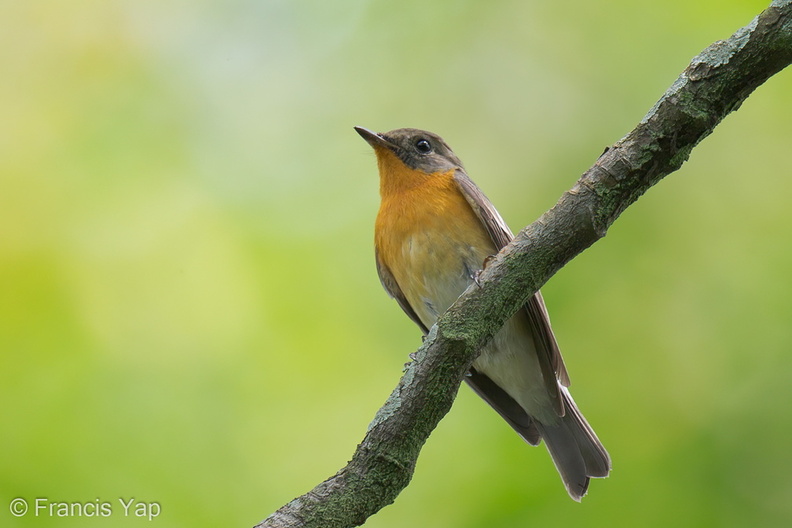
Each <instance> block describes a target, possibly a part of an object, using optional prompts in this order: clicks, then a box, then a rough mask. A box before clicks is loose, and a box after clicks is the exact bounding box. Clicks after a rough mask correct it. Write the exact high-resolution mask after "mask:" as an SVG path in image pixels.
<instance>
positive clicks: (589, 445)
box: [536, 387, 611, 501]
mask: <svg viewBox="0 0 792 528" xmlns="http://www.w3.org/2000/svg"><path fill="white" fill-rule="evenodd" d="M560 391H561V394H562V397H563V400H564V408H565V409H566V413H565V414H564V416H563V417H561V418H560V419H559V420H558V422H556V423H554V424H549V425H548V424H541V423H539V422H538V421H536V425H537V427H538V429H539V432H540V433H541V435H542V438H544V440H545V443H546V445H547V450H548V451H549V452H550V456H551V457H552V458H553V463H554V464H555V466H556V469H558V472H559V473H560V474H561V479H562V480H563V481H564V486H566V489H567V492H569V496H570V497H572V498H573V499H574V500H576V501H580V499H581V498H582V497H583V495H585V494H586V490H587V489H588V484H589V478H590V477H607V476H608V473H609V472H610V469H611V460H610V456H609V455H608V452H607V451H606V450H605V448H604V447H603V445H602V443H601V442H600V441H599V438H597V435H596V434H595V433H594V430H593V429H592V428H591V426H590V425H589V424H588V422H587V421H586V419H585V418H583V415H582V414H581V413H580V410H579V409H578V408H577V405H575V402H574V400H572V396H570V394H569V391H567V389H566V387H560Z"/></svg>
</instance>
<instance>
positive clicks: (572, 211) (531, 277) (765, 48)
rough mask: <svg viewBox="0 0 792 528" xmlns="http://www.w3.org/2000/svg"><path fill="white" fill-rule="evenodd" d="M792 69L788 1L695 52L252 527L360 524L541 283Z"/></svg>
mask: <svg viewBox="0 0 792 528" xmlns="http://www.w3.org/2000/svg"><path fill="white" fill-rule="evenodd" d="M791 62H792V0H775V1H774V2H773V3H772V4H771V5H770V7H769V8H767V9H766V10H765V11H763V12H762V13H761V14H760V15H759V16H758V17H756V18H755V19H754V20H753V21H752V22H751V23H750V24H748V25H747V26H745V27H744V28H742V29H740V30H739V31H737V32H736V33H735V34H734V35H732V36H731V38H729V39H728V40H725V41H718V42H716V43H714V44H713V45H711V46H710V47H709V48H707V49H705V50H704V51H703V52H701V53H700V54H699V55H698V56H697V57H695V58H694V59H693V60H692V62H691V63H690V65H689V66H688V67H687V68H686V69H685V70H684V71H683V72H682V74H681V75H680V76H679V78H678V79H677V80H676V81H675V82H674V84H673V85H672V86H671V87H670V88H669V89H668V90H667V91H666V92H665V94H663V96H662V98H661V99H660V100H659V101H658V102H657V103H656V104H655V105H654V107H653V108H652V109H651V110H649V112H648V113H647V114H646V116H645V117H644V118H643V119H642V120H641V122H640V123H639V124H638V126H636V127H635V129H634V130H633V131H632V132H630V133H629V134H628V135H627V136H625V137H624V138H623V139H621V140H620V141H619V142H617V143H616V144H615V145H613V146H611V147H610V148H608V149H607V150H606V151H605V152H604V153H603V154H602V156H600V158H599V159H598V160H597V161H596V162H595V163H594V165H593V166H592V167H591V168H590V169H588V170H587V171H586V172H585V173H584V174H583V176H582V177H581V178H580V180H578V182H577V183H576V184H575V186H574V187H573V188H572V189H570V190H569V191H567V192H566V193H564V194H563V195H562V196H561V199H560V200H559V201H558V203H557V204H556V205H555V206H554V207H553V208H552V209H550V210H549V211H547V212H546V213H545V214H543V215H542V216H541V218H539V219H538V220H537V221H536V222H534V223H533V224H531V225H530V226H528V227H527V228H525V229H524V230H522V231H521V232H520V233H519V234H518V235H517V236H516V237H515V239H514V240H513V241H512V242H511V243H510V244H509V245H508V246H506V247H505V248H504V249H503V250H502V251H501V252H500V253H499V254H498V256H497V257H496V258H495V259H494V260H493V261H492V262H490V263H489V264H488V266H487V268H486V270H484V272H483V273H482V274H481V276H480V277H479V284H480V287H479V286H476V285H473V286H471V287H470V288H468V290H467V291H466V292H465V293H464V294H463V295H462V296H461V297H460V298H459V299H458V300H457V302H455V303H454V305H453V306H451V308H449V310H448V311H447V312H446V313H445V314H444V315H443V316H442V317H441V318H440V319H439V320H438V322H437V325H435V326H434V327H433V328H432V329H431V331H430V333H429V335H428V336H427V337H426V340H425V342H424V344H423V346H421V348H420V349H419V350H418V351H417V353H416V355H415V360H414V361H412V362H411V363H410V364H409V365H408V367H407V368H406V370H405V373H404V376H403V377H402V379H401V380H400V381H399V384H398V386H397V387H396V389H395V390H394V391H393V393H392V394H391V395H390V397H389V398H388V400H387V401H386V402H385V405H384V406H383V407H382V408H381V409H380V410H379V411H378V412H377V414H376V416H375V417H374V420H373V421H372V423H371V424H370V426H369V429H368V431H367V433H366V436H365V438H364V439H363V442H362V443H361V444H360V445H359V446H358V448H357V450H356V451H355V454H354V455H353V457H352V460H351V461H350V462H349V463H348V464H347V466H346V467H344V468H343V469H341V470H340V471H339V472H338V473H337V474H336V475H334V476H332V477H331V478H329V479H327V480H326V481H324V482H322V483H321V484H319V485H318V486H316V487H315V488H314V489H313V490H311V491H309V492H308V493H306V494H305V495H303V496H301V497H298V498H296V499H294V500H293V501H291V502H289V503H288V504H286V505H285V506H283V507H281V508H280V509H279V510H278V511H276V512H275V513H273V514H272V515H271V516H269V517H268V518H266V519H265V520H263V521H262V522H261V523H260V524H258V525H257V527H261V528H264V527H267V528H276V527H277V528H281V527H321V528H332V527H350V526H358V525H360V524H362V523H363V522H365V520H366V519H367V518H368V517H369V516H371V515H373V514H374V513H376V512H377V511H378V510H380V509H381V508H383V507H384V506H386V505H388V504H390V503H392V502H393V501H394V500H395V498H396V496H397V495H398V494H399V493H400V492H401V490H402V489H404V487H406V486H407V484H408V483H409V481H410V478H411V477H412V474H413V469H414V467H415V462H416V459H417V458H418V454H419V452H420V449H421V447H422V446H423V444H424V442H425V441H426V439H427V438H428V437H429V434H430V433H431V432H432V430H433V429H434V428H435V426H436V425H437V423H438V422H439V421H440V419H441V418H442V417H443V416H444V415H445V414H446V413H447V412H448V410H449V409H450V408H451V404H452V403H453V401H454V398H455V397H456V393H457V391H458V389H459V385H460V383H461V382H462V379H463V376H464V375H465V372H466V371H467V370H468V369H469V368H470V366H471V364H472V362H473V360H474V359H475V357H476V356H477V354H478V350H479V348H480V347H481V345H482V344H483V343H485V342H486V341H487V340H488V339H489V338H490V337H491V336H492V335H493V334H494V333H495V332H497V330H498V329H499V328H500V327H501V326H502V325H503V324H504V322H505V321H506V320H507V319H508V318H509V317H511V315H512V314H514V313H515V312H516V311H517V310H518V309H519V308H520V307H521V306H522V305H523V304H524V303H525V302H526V301H527V300H528V298H529V297H530V296H531V295H533V294H534V293H535V292H536V291H537V290H538V289H539V288H540V287H541V286H542V285H543V284H544V283H545V282H547V280H548V279H549V278H550V277H551V276H552V275H553V274H554V273H556V272H557V271H558V270H559V269H560V268H561V267H562V266H563V265H565V264H566V263H567V262H569V261H570V260H571V259H572V258H574V257H575V256H576V255H578V254H579V253H580V252H582V251H583V250H585V249H586V248H588V247H589V246H590V245H591V244H593V243H594V242H596V241H597V240H599V239H600V238H602V237H603V236H605V233H606V231H607V229H608V228H609V227H610V225H611V224H612V223H613V222H614V221H615V220H616V218H618V216H619V215H620V214H621V213H622V211H624V210H625V209H626V208H627V207H628V206H629V205H630V204H632V203H633V202H635V201H636V200H637V199H638V198H639V197H640V196H641V195H642V194H643V193H644V192H646V190H647V189H649V188H650V187H651V186H653V185H654V184H655V183H657V182H658V181H660V180H661V179H662V178H663V177H664V176H666V175H667V174H669V173H671V172H673V171H675V170H676V169H678V168H679V167H680V166H681V165H682V163H684V162H685V161H686V160H687V158H688V156H689V154H690V152H691V150H692V149H693V147H695V146H696V145H697V144H698V143H699V142H700V141H701V140H702V139H704V138H705V137H706V136H707V135H709V134H710V133H711V132H712V130H713V129H714V128H715V126H716V125H717V124H718V123H720V122H721V120H723V118H724V117H726V115H727V114H729V113H730V112H732V111H734V110H736V109H737V108H739V106H740V104H742V102H743V101H744V100H745V99H746V98H747V97H748V95H750V94H751V92H753V90H754V89H755V88H756V87H758V86H759V85H761V84H762V83H763V82H765V81H766V80H767V79H768V78H769V77H771V76H772V75H773V74H775V73H777V72H779V71H780V70H782V69H783V68H785V67H786V66H787V65H789V64H790V63H791Z"/></svg>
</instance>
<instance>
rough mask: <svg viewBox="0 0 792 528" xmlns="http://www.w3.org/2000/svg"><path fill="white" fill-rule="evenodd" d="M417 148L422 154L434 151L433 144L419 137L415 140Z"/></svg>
mask: <svg viewBox="0 0 792 528" xmlns="http://www.w3.org/2000/svg"><path fill="white" fill-rule="evenodd" d="M415 149H416V150H417V151H418V152H420V153H421V154H429V153H430V152H432V144H431V143H429V142H428V141H427V140H425V139H419V140H418V141H416V142H415Z"/></svg>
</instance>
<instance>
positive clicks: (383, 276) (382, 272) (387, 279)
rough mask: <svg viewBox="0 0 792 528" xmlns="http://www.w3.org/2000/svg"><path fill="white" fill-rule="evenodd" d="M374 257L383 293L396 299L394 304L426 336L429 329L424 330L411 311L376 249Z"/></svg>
mask: <svg viewBox="0 0 792 528" xmlns="http://www.w3.org/2000/svg"><path fill="white" fill-rule="evenodd" d="M374 257H375V258H376V259H377V275H379V278H380V282H381V283H382V287H383V288H385V291H386V292H388V295H390V296H391V297H393V298H394V299H396V302H397V303H399V306H401V309H402V310H404V313H406V314H407V316H408V317H409V318H410V319H412V320H413V322H414V323H415V324H417V325H418V327H419V328H420V329H421V331H422V332H423V333H424V335H426V334H428V333H429V329H428V328H426V325H425V324H423V322H421V319H420V318H419V317H418V314H417V313H415V310H413V308H412V306H410V303H409V302H408V301H407V297H405V296H404V292H402V291H401V288H399V284H398V283H397V282H396V278H395V277H394V276H393V273H391V271H390V270H389V269H388V266H386V265H385V263H384V262H382V259H381V258H380V256H379V251H378V250H377V249H376V248H375V249H374Z"/></svg>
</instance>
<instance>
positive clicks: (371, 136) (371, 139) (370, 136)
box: [355, 126, 396, 150]
mask: <svg viewBox="0 0 792 528" xmlns="http://www.w3.org/2000/svg"><path fill="white" fill-rule="evenodd" d="M355 131H356V132H357V133H358V134H360V137H362V138H363V139H365V140H366V142H367V143H368V144H369V145H371V146H372V147H385V148H388V149H390V150H394V149H395V148H396V145H394V144H393V143H391V142H390V141H388V140H387V139H385V138H384V137H382V134H378V133H376V132H372V131H371V130H369V129H368V128H363V127H361V126H356V127H355Z"/></svg>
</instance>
